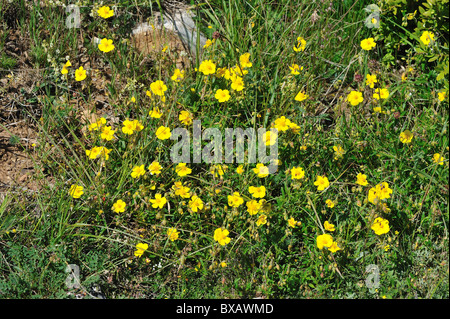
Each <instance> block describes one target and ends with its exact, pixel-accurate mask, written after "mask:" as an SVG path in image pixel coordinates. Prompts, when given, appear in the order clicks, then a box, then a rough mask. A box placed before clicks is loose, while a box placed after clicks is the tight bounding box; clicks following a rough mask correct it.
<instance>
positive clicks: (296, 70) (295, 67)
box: [289, 63, 303, 75]
mask: <svg viewBox="0 0 450 319" xmlns="http://www.w3.org/2000/svg"><path fill="white" fill-rule="evenodd" d="M289 69H290V70H291V74H293V75H297V74H300V71H303V67H300V66H299V65H298V64H295V63H294V64H292V66H289Z"/></svg>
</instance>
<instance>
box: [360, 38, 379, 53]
mask: <svg viewBox="0 0 450 319" xmlns="http://www.w3.org/2000/svg"><path fill="white" fill-rule="evenodd" d="M376 45H377V44H376V43H375V41H374V40H373V38H368V39H364V40H362V41H361V48H362V49H363V50H366V51H370V50H372V49H373V48H375V46H376Z"/></svg>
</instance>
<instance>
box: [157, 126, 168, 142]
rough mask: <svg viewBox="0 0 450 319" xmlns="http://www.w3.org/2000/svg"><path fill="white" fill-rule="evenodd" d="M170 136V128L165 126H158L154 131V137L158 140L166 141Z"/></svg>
mask: <svg viewBox="0 0 450 319" xmlns="http://www.w3.org/2000/svg"><path fill="white" fill-rule="evenodd" d="M171 136H172V133H171V132H170V128H168V127H165V126H160V127H159V128H158V129H157V130H156V137H157V138H158V139H160V140H167V139H168V138H170V137H171Z"/></svg>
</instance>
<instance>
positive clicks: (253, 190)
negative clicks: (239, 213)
mask: <svg viewBox="0 0 450 319" xmlns="http://www.w3.org/2000/svg"><path fill="white" fill-rule="evenodd" d="M248 192H249V193H250V194H252V196H253V197H254V198H263V197H264V196H266V188H265V187H264V186H260V187H254V186H250V187H249V188H248Z"/></svg>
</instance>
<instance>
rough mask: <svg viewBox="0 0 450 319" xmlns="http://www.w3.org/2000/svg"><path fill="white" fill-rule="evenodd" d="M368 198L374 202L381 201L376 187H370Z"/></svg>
mask: <svg viewBox="0 0 450 319" xmlns="http://www.w3.org/2000/svg"><path fill="white" fill-rule="evenodd" d="M367 200H368V201H369V202H371V203H372V204H377V203H378V202H379V197H378V194H377V190H376V188H375V187H372V188H371V189H369V193H368V194H367Z"/></svg>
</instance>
